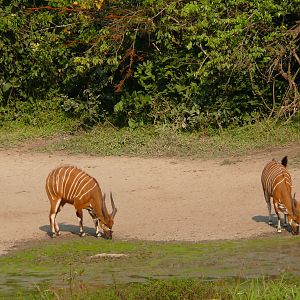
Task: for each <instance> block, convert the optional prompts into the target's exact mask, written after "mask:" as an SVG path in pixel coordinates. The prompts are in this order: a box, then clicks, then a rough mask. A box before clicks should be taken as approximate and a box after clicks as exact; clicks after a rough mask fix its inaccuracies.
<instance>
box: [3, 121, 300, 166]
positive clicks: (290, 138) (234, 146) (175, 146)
mask: <svg viewBox="0 0 300 300" xmlns="http://www.w3.org/2000/svg"><path fill="white" fill-rule="evenodd" d="M299 140H300V122H299V121H298V120H294V121H293V122H290V123H289V124H279V123H274V122H272V121H262V122H260V123H256V124H253V125H248V126H244V127H241V128H234V129H226V130H222V131H214V132H206V133H203V132H182V131H175V130H173V129H170V128H163V127H147V128H140V129H135V130H131V129H129V128H122V129H116V128H114V127H112V126H108V125H106V126H97V127H95V128H93V129H92V130H90V131H88V132H86V131H78V130H76V124H75V123H74V122H72V121H70V120H65V119H57V120H56V121H55V120H52V121H51V122H49V123H45V124H44V125H40V126H32V125H30V126H29V125H27V126H24V124H20V123H10V124H9V125H6V126H3V127H2V128H1V129H0V144H1V147H2V148H5V149H8V148H13V147H24V146H28V145H29V146H30V145H32V147H29V148H30V149H34V150H35V151H42V152H56V151H63V152H65V153H68V154H87V155H101V156H107V155H115V156H116V155H117V156H120V155H125V156H142V157H184V158H191V159H193V158H204V159H207V158H222V157H223V158H226V157H230V156H235V157H238V156H243V155H245V154H248V153H252V152H254V151H259V150H266V149H270V148H273V147H276V146H283V145H288V144H291V143H293V142H297V141H299ZM25 148H26V147H25ZM224 163H225V164H227V163H232V162H231V161H229V160H228V161H226V162H224Z"/></svg>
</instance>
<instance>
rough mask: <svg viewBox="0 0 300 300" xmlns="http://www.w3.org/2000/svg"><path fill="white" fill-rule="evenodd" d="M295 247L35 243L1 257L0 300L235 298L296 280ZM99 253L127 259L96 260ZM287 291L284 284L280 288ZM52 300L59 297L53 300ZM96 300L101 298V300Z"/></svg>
mask: <svg viewBox="0 0 300 300" xmlns="http://www.w3.org/2000/svg"><path fill="white" fill-rule="evenodd" d="M299 243H300V241H299V240H297V239H296V238H295V237H293V236H290V235H285V236H280V237H278V236H276V237H274V236H272V237H268V238H257V239H253V240H247V239H245V240H240V241H214V242H199V243H183V242H182V243H175V242H173V243H165V242H160V243H159V242H142V241H127V242H125V241H114V240H112V241H106V240H103V239H95V238H94V237H87V238H84V239H81V238H79V237H77V236H76V237H71V238H70V237H69V238H68V237H65V238H64V237H62V238H60V239H55V240H51V239H47V240H44V241H36V242H34V243H33V244H32V243H31V244H27V245H25V246H22V248H21V249H20V250H18V251H15V252H12V253H10V254H9V255H6V256H2V257H0V299H1V296H2V297H3V298H5V297H7V299H11V298H14V297H15V296H16V295H17V294H19V295H22V297H23V298H27V297H29V298H28V299H31V298H30V297H33V296H35V295H39V296H41V295H42V294H44V296H45V297H44V296H43V299H63V298H68V297H69V298H70V296H72V295H70V294H74V293H75V292H76V294H78V295H83V294H84V296H82V298H81V299H110V298H109V297H108V298H105V297H106V296H107V294H112V296H111V297H112V298H111V299H168V298H167V297H166V298H163V297H162V298H155V297H154V295H155V292H154V290H156V289H158V290H160V291H159V294H161V295H164V294H165V295H167V294H168V295H169V299H197V298H192V296H188V297H190V298H184V297H183V296H182V297H181V296H180V297H179V296H178V297H177V296H176V295H175V294H174V297H173V296H172V295H173V294H172V290H173V289H174V291H175V290H176V289H175V288H173V287H172V286H174V287H175V286H176V287H177V291H176V293H178V295H180V294H181V293H183V294H182V295H185V294H186V293H187V292H188V293H189V295H192V294H193V293H194V294H195V295H196V296H197V295H198V296H199V295H201V293H204V292H205V291H206V290H207V291H209V292H211V291H215V289H216V291H217V292H218V293H219V292H220V290H221V292H222V293H225V292H226V290H227V288H228V287H226V288H225V287H224V286H223V283H226V284H225V286H227V284H229V283H230V284H229V286H230V295H232V293H236V291H235V289H238V290H239V292H241V289H242V291H243V290H244V285H241V284H240V283H238V284H236V282H235V280H238V281H240V280H243V281H244V280H245V281H246V282H248V283H247V284H245V286H246V287H247V286H248V284H254V283H255V282H256V281H255V280H257V285H259V284H258V282H260V284H261V283H262V281H261V280H262V278H264V277H266V278H270V277H274V276H275V278H276V280H277V279H278V278H282V275H283V274H292V275H293V276H295V278H298V277H297V276H299V275H300V258H299V256H298V255H297V253H298V249H299V245H300V244H299ZM98 253H125V254H127V255H128V256H126V257H121V258H117V259H112V258H97V257H94V255H96V254H98ZM221 282H223V283H222V284H221ZM219 284H220V286H219ZM232 284H233V285H232ZM290 284H291V283H290V282H289V281H285V283H284V286H290ZM260 288H261V287H260ZM289 292H290V291H289ZM55 293H56V294H60V295H64V296H59V297H61V298H55V297H56V296H55ZM143 293H144V295H145V296H143ZM147 293H148V295H147ZM199 293H200V294H199ZM205 293H206V292H205ZM226 293H227V292H226ZM247 293H249V291H247ZM297 293H299V289H298V290H297ZM46 294H47V295H48V296H49V298H47V297H48V296H47V297H46ZM100 294H103V295H106V296H105V297H104V296H103V298H101V297H102V296H101V297H100V296H99V295H100ZM121 294H122V295H123V296H120V295H121ZM51 295H52V296H51ZM87 295H89V297H91V298H87V297H88V296H87ZM95 295H97V296H95ZM118 295H119V296H118ZM216 295H217V294H216ZM299 295H300V294H299ZM50 296H51V297H50ZM9 297H10V298H9ZM118 297H119V298H118ZM176 297H177V298H176ZM213 297H214V296H213ZM218 297H219V296H218ZM218 297H217V298H218ZM41 298H42V297H41ZM39 299H40V298H39ZM75 299H76V298H75ZM198 299H199V298H198ZM200 299H201V298H200ZM202 299H206V298H202ZM218 299H220V297H219V298H218ZM222 299H223V298H222ZM228 299H231V298H228ZM236 299H240V298H236ZM245 299H246V298H245ZM247 299H256V298H247ZM262 299H263V298H262ZM274 299H275V298H274ZM276 299H277V298H276ZM278 299H279V298H278ZM281 299H283V298H281ZM293 299H294V298H293Z"/></svg>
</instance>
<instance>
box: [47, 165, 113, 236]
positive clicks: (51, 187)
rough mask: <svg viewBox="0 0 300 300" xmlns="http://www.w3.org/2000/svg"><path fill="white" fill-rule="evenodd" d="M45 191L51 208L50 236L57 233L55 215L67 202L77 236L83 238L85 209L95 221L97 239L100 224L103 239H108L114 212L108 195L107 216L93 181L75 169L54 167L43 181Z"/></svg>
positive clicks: (101, 198)
mask: <svg viewBox="0 0 300 300" xmlns="http://www.w3.org/2000/svg"><path fill="white" fill-rule="evenodd" d="M46 192H47V195H48V198H49V200H50V206H51V207H50V214H49V220H50V226H51V232H52V236H54V235H55V233H56V235H59V234H60V232H59V227H58V225H57V223H56V215H57V213H58V212H59V211H60V209H61V208H62V207H63V206H64V205H65V204H66V203H68V204H72V205H73V206H74V207H75V210H76V215H77V217H78V218H79V224H80V234H81V235H84V233H83V221H82V220H83V209H87V210H88V211H89V213H90V215H91V216H92V218H93V220H94V222H95V227H96V234H97V236H98V235H99V223H100V226H101V227H102V228H103V231H104V234H105V236H106V237H108V238H111V233H112V231H111V229H112V226H113V219H114V216H115V214H116V211H117V210H116V208H115V206H114V203H113V199H112V195H111V201H112V206H113V212H112V213H111V214H108V212H107V208H106V205H105V196H102V192H101V189H100V186H99V184H98V182H97V181H96V179H95V178H93V177H91V176H90V175H88V174H87V173H85V172H84V171H82V170H80V169H78V168H76V167H71V166H64V167H58V168H56V169H54V170H53V171H52V172H50V174H49V175H48V177H47V179H46Z"/></svg>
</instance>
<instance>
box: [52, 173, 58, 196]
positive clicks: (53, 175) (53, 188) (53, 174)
mask: <svg viewBox="0 0 300 300" xmlns="http://www.w3.org/2000/svg"><path fill="white" fill-rule="evenodd" d="M55 171H57V169H55V170H54V171H53V173H52V191H53V194H54V195H55V196H56V193H55V187H54V182H55V180H54V178H55Z"/></svg>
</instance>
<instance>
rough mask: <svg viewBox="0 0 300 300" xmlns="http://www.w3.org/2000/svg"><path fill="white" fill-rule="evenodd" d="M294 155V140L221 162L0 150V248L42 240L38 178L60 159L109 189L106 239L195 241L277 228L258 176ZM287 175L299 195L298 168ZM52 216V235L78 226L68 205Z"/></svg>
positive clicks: (45, 204) (89, 226)
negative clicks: (110, 222)
mask: <svg viewBox="0 0 300 300" xmlns="http://www.w3.org/2000/svg"><path fill="white" fill-rule="evenodd" d="M298 153H300V145H294V146H291V147H285V148H280V149H276V150H274V151H269V152H264V153H258V154H253V155H251V156H246V157H243V158H239V159H235V158H230V159H228V160H224V159H221V160H183V159H143V158H126V157H89V156H66V155H60V154H54V155H49V154H36V153H30V152H27V153H22V152H17V151H0V167H1V179H0V199H1V200H0V201H1V208H0V221H1V225H2V226H1V227H2V232H1V239H0V254H4V253H6V252H7V251H9V249H12V248H13V247H15V246H16V244H18V243H20V242H22V241H27V240H32V239H43V238H49V237H48V235H47V232H48V231H49V225H48V214H49V201H48V198H47V196H46V193H45V188H44V186H45V179H46V176H47V175H48V173H49V172H50V171H51V170H52V169H54V168H55V167H57V166H60V165H65V164H71V165H76V166H78V167H80V168H82V169H83V170H85V171H86V172H88V173H89V174H90V175H92V176H94V177H95V178H96V179H97V180H98V182H99V183H100V185H101V187H102V190H103V191H105V192H107V193H109V191H112V192H113V194H114V199H115V203H116V206H117V208H118V213H117V215H116V218H115V226H114V228H113V229H114V236H113V238H114V239H120V240H128V239H144V240H168V241H169V240H182V241H200V240H216V239H238V238H247V237H252V236H256V235H261V234H267V233H274V234H277V233H276V230H275V228H273V227H271V226H268V225H267V223H266V222H267V207H266V204H265V200H264V198H263V193H262V188H261V184H260V174H261V171H262V169H263V167H264V165H265V164H266V163H267V162H268V161H269V160H270V159H272V158H273V157H274V158H276V159H281V158H282V157H283V156H284V155H285V154H288V155H292V156H293V155H294V156H295V155H297V154H298ZM292 156H291V157H292ZM291 162H292V158H291ZM290 173H291V175H292V179H293V183H294V186H295V188H294V191H296V192H298V194H300V167H298V168H297V167H291V168H290ZM108 204H109V203H108ZM108 207H109V210H110V206H108ZM84 218H85V219H84V224H85V226H86V230H87V232H88V233H89V234H94V228H93V223H92V220H91V219H90V217H89V215H88V213H85V214H84ZM57 219H58V222H59V224H60V227H61V230H62V236H61V237H60V238H64V236H67V235H70V234H71V232H72V233H74V232H78V223H77V222H78V221H77V217H76V215H75V210H74V208H73V207H72V206H70V205H69V206H68V205H66V206H65V207H64V208H63V209H62V211H61V212H60V213H59V215H58V218H57ZM78 238H80V237H78Z"/></svg>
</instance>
